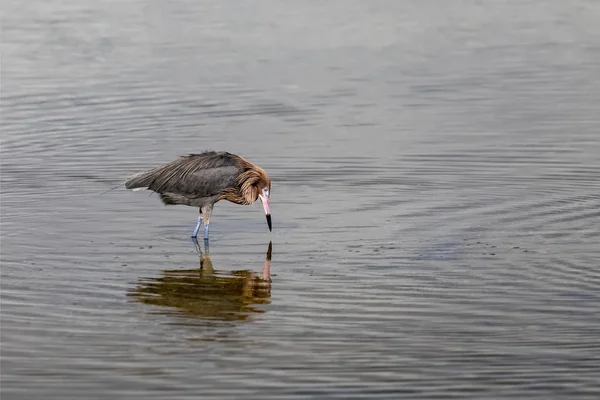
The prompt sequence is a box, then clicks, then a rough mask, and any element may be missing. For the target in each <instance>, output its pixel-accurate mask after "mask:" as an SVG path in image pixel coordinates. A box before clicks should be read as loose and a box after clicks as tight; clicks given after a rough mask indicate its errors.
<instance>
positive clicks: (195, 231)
mask: <svg viewBox="0 0 600 400" xmlns="http://www.w3.org/2000/svg"><path fill="white" fill-rule="evenodd" d="M200 225H202V215H200V216H199V217H198V223H197V224H196V227H195V228H194V232H192V237H193V238H195V237H197V236H198V231H199V230H200Z"/></svg>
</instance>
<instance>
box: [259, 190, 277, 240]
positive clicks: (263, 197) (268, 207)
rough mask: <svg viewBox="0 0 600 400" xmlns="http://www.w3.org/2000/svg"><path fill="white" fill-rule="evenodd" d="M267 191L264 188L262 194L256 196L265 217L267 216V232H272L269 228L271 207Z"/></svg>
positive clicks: (270, 227)
mask: <svg viewBox="0 0 600 400" xmlns="http://www.w3.org/2000/svg"><path fill="white" fill-rule="evenodd" d="M269 196H270V193H269V189H267V188H264V189H263V190H262V193H261V194H259V195H258V197H260V201H262V205H263V208H264V209H265V215H266V216H267V225H268V226H269V231H272V230H273V229H272V226H271V205H270V204H269Z"/></svg>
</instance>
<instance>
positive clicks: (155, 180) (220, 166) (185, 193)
mask: <svg viewBox="0 0 600 400" xmlns="http://www.w3.org/2000/svg"><path fill="white" fill-rule="evenodd" d="M242 172H243V168H242V167H241V166H240V157H238V156H236V155H234V154H231V153H227V152H215V151H211V152H205V153H201V154H189V155H187V156H183V157H180V158H178V159H177V160H175V161H172V162H170V163H168V164H165V165H163V166H160V167H157V168H154V169H151V170H149V171H145V172H142V173H139V174H137V175H134V176H133V177H131V178H130V179H129V180H127V182H125V187H126V188H127V189H135V188H148V189H150V190H152V191H154V192H156V193H159V194H161V198H162V199H163V202H165V203H167V204H188V205H201V203H202V202H203V201H202V200H201V199H206V201H210V199H212V198H214V199H213V200H212V201H214V200H215V199H216V197H218V196H219V194H220V193H221V191H222V190H224V189H227V188H231V187H235V186H236V185H237V179H238V177H239V175H240V174H241V173H242Z"/></svg>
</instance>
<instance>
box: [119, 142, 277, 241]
mask: <svg viewBox="0 0 600 400" xmlns="http://www.w3.org/2000/svg"><path fill="white" fill-rule="evenodd" d="M125 188H127V189H133V190H143V189H148V190H152V191H154V192H155V193H158V194H159V195H160V199H161V200H162V202H163V204H165V205H175V204H182V205H186V206H192V207H198V209H199V211H200V216H199V217H198V222H197V223H196V227H195V228H194V231H193V232H192V238H196V237H197V236H198V231H199V230H200V227H201V225H202V224H204V239H205V241H208V226H209V224H210V217H211V215H212V211H213V207H214V205H215V203H216V202H218V201H219V200H228V201H230V202H232V203H235V204H241V205H250V204H253V203H254V202H255V201H256V200H257V199H259V198H260V200H261V202H262V206H263V209H264V211H265V215H266V217H267V226H268V227H269V231H272V225H271V207H270V197H271V178H270V177H269V175H268V174H267V172H266V171H265V170H264V169H262V168H261V167H259V166H258V165H256V164H253V163H251V162H250V161H248V160H246V159H245V158H243V157H241V156H239V155H236V154H232V153H229V152H226V151H205V152H203V153H198V154H188V155H186V156H181V157H179V158H178V159H176V160H174V161H172V162H170V163H168V164H165V165H162V166H159V167H156V168H153V169H150V170H147V171H143V172H140V173H138V174H135V175H133V176H131V177H130V178H129V179H127V181H125Z"/></svg>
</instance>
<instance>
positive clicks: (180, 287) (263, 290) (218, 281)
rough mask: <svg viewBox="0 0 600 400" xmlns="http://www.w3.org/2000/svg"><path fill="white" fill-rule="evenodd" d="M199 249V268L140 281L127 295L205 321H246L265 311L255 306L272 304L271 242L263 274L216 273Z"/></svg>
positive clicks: (166, 271)
mask: <svg viewBox="0 0 600 400" xmlns="http://www.w3.org/2000/svg"><path fill="white" fill-rule="evenodd" d="M196 248H197V250H198V252H199V256H200V268H199V269H197V268H196V269H189V270H165V271H163V276H161V277H158V278H143V279H140V281H139V282H138V284H137V286H136V287H135V288H133V289H131V290H130V291H129V293H128V295H129V296H131V297H133V298H134V299H136V300H137V301H139V302H142V303H145V304H152V305H157V306H166V307H170V308H171V310H173V311H175V312H176V313H183V314H186V315H188V316H194V317H199V318H206V319H220V320H228V321H233V320H245V319H247V318H248V316H249V315H250V314H252V313H263V312H264V310H261V309H259V308H257V307H256V306H257V305H260V304H270V302H271V300H270V298H271V255H272V251H273V244H272V242H269V247H268V250H267V257H266V259H265V262H264V265H263V268H262V271H261V273H260V274H258V273H256V272H254V271H251V270H240V271H229V272H227V271H219V270H215V269H214V267H213V263H212V260H211V259H210V254H209V253H208V252H202V251H201V249H200V246H197V247H196ZM167 312H169V311H167ZM171 312H172V311H171Z"/></svg>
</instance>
